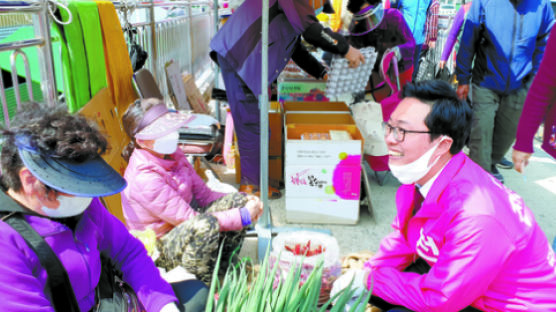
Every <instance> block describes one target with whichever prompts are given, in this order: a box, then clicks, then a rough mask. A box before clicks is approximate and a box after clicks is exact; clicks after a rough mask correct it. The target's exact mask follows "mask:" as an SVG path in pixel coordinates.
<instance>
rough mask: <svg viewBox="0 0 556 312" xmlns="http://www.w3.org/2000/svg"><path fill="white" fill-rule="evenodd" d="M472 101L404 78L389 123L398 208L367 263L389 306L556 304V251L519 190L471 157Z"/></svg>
mask: <svg viewBox="0 0 556 312" xmlns="http://www.w3.org/2000/svg"><path fill="white" fill-rule="evenodd" d="M470 126H471V108H470V107H469V105H468V104H467V103H466V102H463V101H460V100H458V98H457V95H456V93H455V91H454V90H453V89H452V88H451V87H450V86H449V85H448V83H446V82H444V81H424V82H420V83H417V84H409V85H406V87H405V89H404V99H403V100H402V102H401V103H400V104H399V106H398V107H397V108H396V110H395V111H394V112H393V113H392V115H391V118H390V120H389V121H388V122H387V123H385V135H386V143H387V145H388V149H389V155H390V158H389V166H390V168H391V170H392V173H393V174H394V175H395V176H396V177H397V178H398V179H399V180H400V182H402V183H403V185H402V186H401V187H400V188H399V190H398V193H397V195H396V205H397V210H398V214H397V216H396V218H395V219H394V222H393V224H392V227H393V228H394V231H393V232H392V233H390V234H389V235H388V236H386V237H385V238H384V239H383V240H382V242H381V245H380V248H379V251H378V252H377V253H376V255H375V256H374V257H373V258H372V259H370V260H369V261H368V262H367V263H365V266H364V269H363V270H359V271H351V272H349V274H345V275H343V276H341V277H340V278H339V279H338V280H337V281H336V283H335V284H334V287H333V291H332V293H336V292H337V291H338V290H339V289H342V288H344V287H346V286H347V285H348V284H349V282H350V281H351V280H352V279H354V284H353V285H354V286H353V287H361V288H362V287H365V288H367V289H370V288H371V287H372V291H373V298H372V299H371V303H373V304H374V305H377V306H378V307H380V308H382V309H383V310H389V309H397V310H399V309H403V310H404V311H405V309H410V310H412V311H460V310H462V309H465V311H477V310H481V311H556V296H555V294H556V266H555V255H554V252H553V251H552V249H551V248H550V246H549V243H548V240H547V239H546V236H545V234H544V233H543V232H542V230H541V229H540V227H539V226H538V225H537V223H536V221H535V218H534V216H533V213H532V212H531V210H529V208H528V207H527V206H526V205H525V203H524V202H523V200H522V199H521V197H519V196H518V195H517V194H515V193H514V192H512V191H511V190H509V189H507V188H505V187H504V186H503V185H502V184H501V183H500V182H499V181H498V180H496V179H495V178H493V177H492V176H491V175H490V174H489V173H487V172H486V171H484V170H483V169H482V168H481V167H480V166H478V165H477V164H475V163H474V162H473V161H471V159H469V158H468V157H467V156H466V155H465V154H463V152H461V149H462V147H463V145H464V144H465V142H466V140H467V139H468V137H469V131H470V130H469V129H470Z"/></svg>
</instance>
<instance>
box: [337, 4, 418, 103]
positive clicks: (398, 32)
mask: <svg viewBox="0 0 556 312" xmlns="http://www.w3.org/2000/svg"><path fill="white" fill-rule="evenodd" d="M347 9H348V10H349V11H350V12H351V13H353V18H352V21H351V24H350V26H349V32H350V35H349V42H350V44H352V45H353V46H354V47H356V48H358V49H361V48H364V47H369V46H370V47H374V48H375V49H376V51H377V52H378V56H377V61H376V63H375V67H374V68H373V72H372V75H371V77H370V79H372V80H371V87H372V86H376V85H377V84H378V83H379V82H380V81H382V80H383V79H384V78H380V77H381V76H380V75H381V73H379V68H380V63H381V62H382V58H383V56H384V55H385V54H387V52H390V51H392V52H394V53H395V54H396V57H397V60H398V69H399V72H400V77H399V78H400V85H401V86H402V87H403V86H404V85H405V84H406V83H408V82H411V76H412V74H413V53H414V50H415V39H414V38H413V34H412V33H411V30H410V29H409V26H408V25H407V23H406V21H405V19H404V17H403V16H402V14H401V13H400V12H399V11H398V10H396V9H384V6H383V4H382V2H381V0H349V1H348V4H347ZM376 100H377V101H378V100H380V99H376Z"/></svg>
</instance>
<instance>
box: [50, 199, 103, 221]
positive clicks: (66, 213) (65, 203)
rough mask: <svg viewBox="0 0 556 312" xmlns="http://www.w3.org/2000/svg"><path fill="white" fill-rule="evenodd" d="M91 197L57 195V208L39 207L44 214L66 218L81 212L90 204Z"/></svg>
mask: <svg viewBox="0 0 556 312" xmlns="http://www.w3.org/2000/svg"><path fill="white" fill-rule="evenodd" d="M92 200H93V198H92V197H77V196H76V197H68V196H58V201H59V202H60V206H58V208H54V209H52V208H48V207H44V206H43V207H41V209H42V211H43V212H44V214H45V215H46V216H48V217H51V218H67V217H73V216H77V215H79V214H82V213H83V211H85V209H87V207H89V205H90V204H91V201H92Z"/></svg>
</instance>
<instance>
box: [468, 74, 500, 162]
mask: <svg viewBox="0 0 556 312" xmlns="http://www.w3.org/2000/svg"><path fill="white" fill-rule="evenodd" d="M499 101H500V97H499V96H498V95H497V94H496V93H494V92H493V91H491V90H489V89H486V88H482V87H479V86H477V85H475V84H473V118H472V124H471V135H470V137H469V144H468V145H469V157H470V158H471V159H472V160H473V161H474V162H476V163H477V164H478V165H479V166H481V167H482V168H483V169H485V170H486V171H488V172H491V165H492V135H493V131H494V118H495V116H496V111H497V110H498V106H499Z"/></svg>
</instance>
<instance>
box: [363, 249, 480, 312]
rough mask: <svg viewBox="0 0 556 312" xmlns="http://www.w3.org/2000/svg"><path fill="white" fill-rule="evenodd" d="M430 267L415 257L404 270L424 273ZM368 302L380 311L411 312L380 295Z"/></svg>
mask: <svg viewBox="0 0 556 312" xmlns="http://www.w3.org/2000/svg"><path fill="white" fill-rule="evenodd" d="M430 269H431V267H430V265H429V264H428V263H427V262H426V261H425V260H423V259H420V258H419V259H417V261H415V262H413V263H412V264H410V265H409V266H408V267H407V268H406V269H405V270H404V272H413V273H418V274H426V273H428V272H429V270H430ZM370 303H371V304H372V305H373V306H375V307H377V308H380V309H381V310H382V311H388V312H411V310H409V309H407V308H404V307H401V306H396V305H393V304H391V303H389V302H387V301H386V300H383V299H382V298H380V297H377V296H371V300H370ZM477 311H479V312H480V311H481V310H478V309H476V308H473V307H467V308H465V309H463V310H461V312H477Z"/></svg>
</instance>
